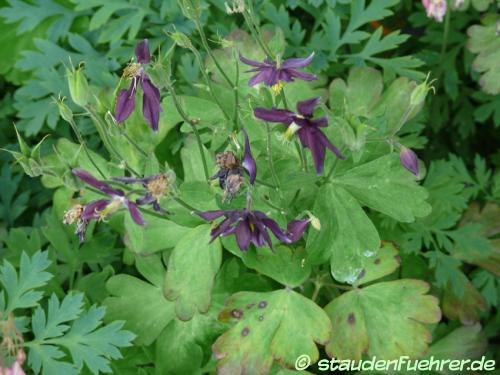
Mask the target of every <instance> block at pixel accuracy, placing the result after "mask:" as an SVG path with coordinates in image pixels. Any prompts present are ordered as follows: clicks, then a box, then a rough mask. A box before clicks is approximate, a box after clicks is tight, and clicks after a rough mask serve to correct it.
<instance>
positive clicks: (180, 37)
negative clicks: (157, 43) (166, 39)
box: [170, 31, 194, 50]
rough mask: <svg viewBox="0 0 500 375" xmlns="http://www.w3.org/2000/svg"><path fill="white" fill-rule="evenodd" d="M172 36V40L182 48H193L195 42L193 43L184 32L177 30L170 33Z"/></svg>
mask: <svg viewBox="0 0 500 375" xmlns="http://www.w3.org/2000/svg"><path fill="white" fill-rule="evenodd" d="M170 37H171V38H172V40H173V41H174V42H175V44H177V45H178V46H179V47H182V48H187V49H190V50H192V49H193V48H194V47H193V44H192V43H191V40H190V39H189V38H188V36H187V35H186V34H184V33H181V32H180V31H175V32H173V33H171V34H170Z"/></svg>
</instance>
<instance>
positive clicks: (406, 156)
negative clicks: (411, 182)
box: [399, 145, 419, 177]
mask: <svg viewBox="0 0 500 375" xmlns="http://www.w3.org/2000/svg"><path fill="white" fill-rule="evenodd" d="M399 160H400V161H401V164H402V165H403V167H405V168H406V169H407V170H409V171H410V172H411V173H413V174H414V175H415V176H417V177H418V175H419V168H418V158H417V154H415V153H414V152H413V151H412V150H411V149H409V148H408V147H405V146H403V145H401V146H400V150H399Z"/></svg>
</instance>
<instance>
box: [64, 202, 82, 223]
mask: <svg viewBox="0 0 500 375" xmlns="http://www.w3.org/2000/svg"><path fill="white" fill-rule="evenodd" d="M82 212H83V206H82V205H81V204H75V205H74V206H73V207H71V208H70V209H69V210H67V211H66V212H64V218H63V224H73V223H74V222H75V221H77V220H78V219H79V218H80V216H82Z"/></svg>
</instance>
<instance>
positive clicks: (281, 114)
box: [254, 97, 344, 175]
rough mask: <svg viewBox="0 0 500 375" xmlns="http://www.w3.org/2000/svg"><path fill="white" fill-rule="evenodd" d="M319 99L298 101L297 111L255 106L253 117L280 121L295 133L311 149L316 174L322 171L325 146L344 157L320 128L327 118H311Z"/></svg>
mask: <svg viewBox="0 0 500 375" xmlns="http://www.w3.org/2000/svg"><path fill="white" fill-rule="evenodd" d="M320 100H321V98H319V97H318V98H313V99H309V100H305V101H302V102H298V103H297V112H298V113H294V112H292V111H289V110H286V109H278V108H273V109H265V108H256V109H255V111H254V114H255V117H257V118H259V119H261V120H264V121H270V122H279V123H282V124H284V125H285V126H286V127H287V128H288V129H287V133H290V134H294V133H297V135H298V137H299V140H300V143H301V144H302V146H303V147H306V148H308V149H309V150H310V151H311V155H312V157H313V161H314V165H315V167H316V173H317V174H318V175H320V174H321V172H322V171H323V167H324V164H325V151H326V149H327V148H328V149H329V150H331V151H332V152H333V153H334V154H335V155H336V156H337V157H338V158H340V159H344V156H343V155H342V153H341V152H340V150H339V149H338V148H337V147H335V146H334V145H333V144H332V143H331V142H330V141H329V140H328V138H327V137H326V135H325V134H324V133H323V132H322V131H321V128H324V127H326V126H328V120H327V118H326V117H320V118H317V119H315V118H313V112H314V109H315V108H316V106H317V105H318V104H319V102H320Z"/></svg>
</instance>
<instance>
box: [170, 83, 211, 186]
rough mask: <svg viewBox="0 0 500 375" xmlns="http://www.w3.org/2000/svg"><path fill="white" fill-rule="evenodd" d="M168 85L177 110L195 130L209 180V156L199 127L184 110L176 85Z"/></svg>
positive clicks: (206, 176)
mask: <svg viewBox="0 0 500 375" xmlns="http://www.w3.org/2000/svg"><path fill="white" fill-rule="evenodd" d="M166 86H167V89H168V90H169V91H170V94H171V95H172V99H173V101H174V106H175V108H176V109H177V112H178V113H179V115H180V116H181V117H182V119H183V120H184V121H185V122H187V123H188V124H189V125H190V126H191V129H192V130H193V133H194V135H195V137H196V142H197V143H198V148H199V150H200V155H201V160H202V163H203V170H204V172H205V178H206V180H207V181H208V179H209V178H210V175H209V173H208V165H207V158H206V156H205V151H204V150H203V143H202V141H201V137H200V132H199V131H198V128H197V127H196V126H195V124H194V123H193V120H191V119H190V118H189V117H188V115H187V114H186V112H184V109H183V108H182V105H181V103H180V102H179V98H178V97H177V94H176V93H175V89H174V87H173V86H172V85H171V84H167V85H166Z"/></svg>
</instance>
